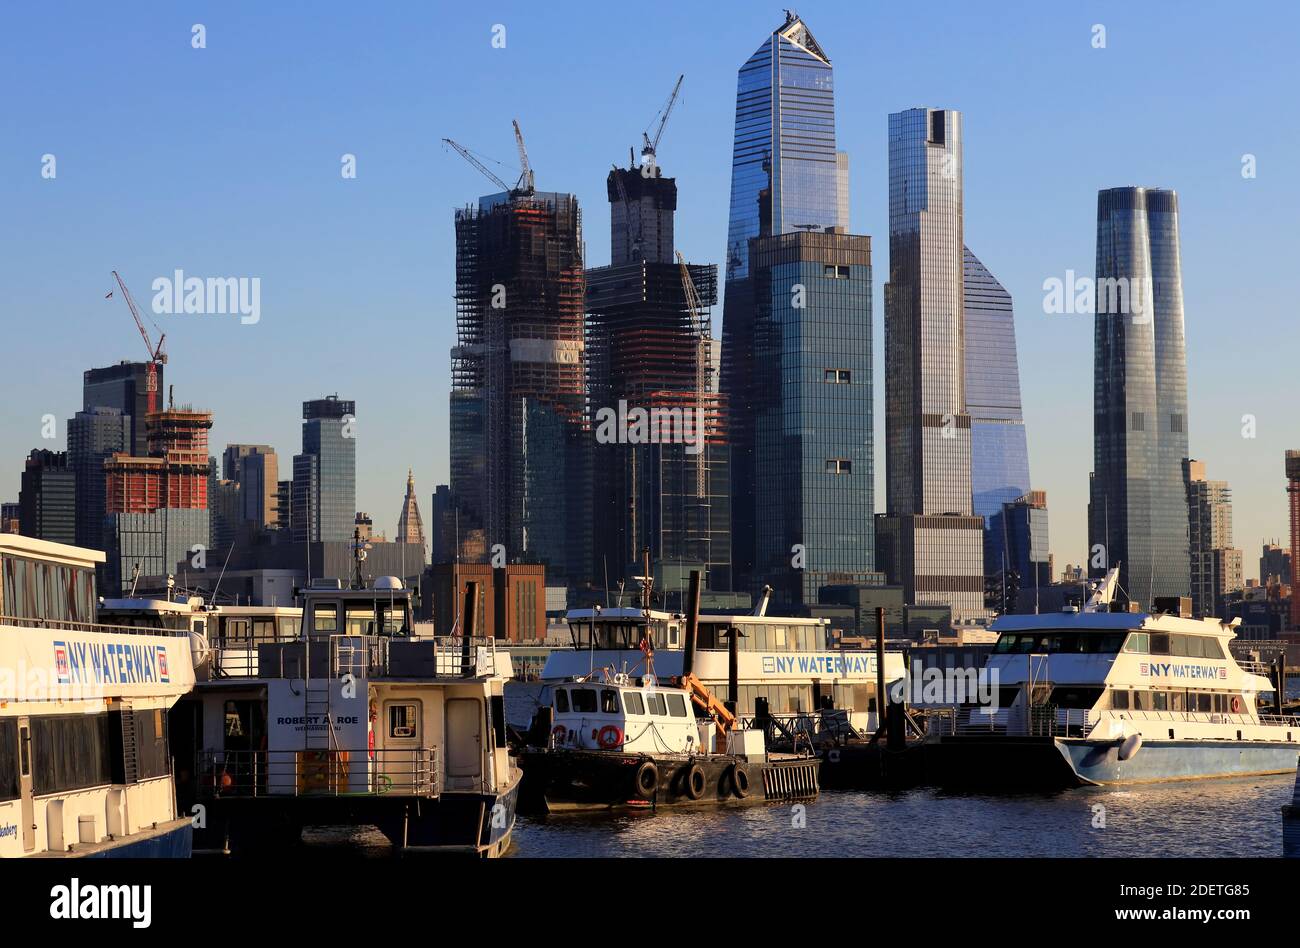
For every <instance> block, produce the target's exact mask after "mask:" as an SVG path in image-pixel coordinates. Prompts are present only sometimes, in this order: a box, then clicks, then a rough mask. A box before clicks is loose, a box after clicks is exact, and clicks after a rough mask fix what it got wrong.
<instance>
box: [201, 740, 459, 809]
mask: <svg viewBox="0 0 1300 948" xmlns="http://www.w3.org/2000/svg"><path fill="white" fill-rule="evenodd" d="M196 763H197V767H196V772H197V774H198V777H199V793H200V796H203V797H209V798H211V797H223V798H226V797H236V798H253V797H276V798H279V797H285V796H343V795H350V796H356V795H367V794H368V795H373V796H400V797H436V796H438V795H439V794H440V793H441V792H442V771H441V769H440V767H439V765H438V755H437V748H435V747H418V748H400V749H398V748H384V749H379V750H371V749H369V748H361V749H357V750H342V749H336V748H330V749H328V750H325V749H319V750H282V751H273V750H259V751H252V750H248V751H237V750H229V751H202V752H200V753H199V755H198V758H197V761H196Z"/></svg>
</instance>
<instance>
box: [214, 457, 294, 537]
mask: <svg viewBox="0 0 1300 948" xmlns="http://www.w3.org/2000/svg"><path fill="white" fill-rule="evenodd" d="M221 474H222V477H223V478H224V479H225V480H227V481H231V482H232V483H235V484H238V485H239V494H240V501H239V520H240V522H241V523H244V524H249V525H250V526H251V527H252V528H253V529H254V530H259V531H260V530H274V529H275V528H276V527H278V526H279V513H278V510H277V495H278V493H279V488H280V484H279V476H280V462H279V458H278V457H277V456H276V453H275V448H273V447H271V446H270V445H269V444H228V445H226V450H225V451H223V452H222V454H221Z"/></svg>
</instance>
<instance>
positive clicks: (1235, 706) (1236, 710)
mask: <svg viewBox="0 0 1300 948" xmlns="http://www.w3.org/2000/svg"><path fill="white" fill-rule="evenodd" d="M1232 713H1233V714H1241V696H1240V695H1233V696H1232Z"/></svg>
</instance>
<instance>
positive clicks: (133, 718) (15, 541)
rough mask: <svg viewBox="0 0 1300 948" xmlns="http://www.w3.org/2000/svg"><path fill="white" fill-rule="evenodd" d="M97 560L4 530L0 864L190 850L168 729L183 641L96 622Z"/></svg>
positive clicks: (165, 632)
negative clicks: (30, 859) (24, 859)
mask: <svg viewBox="0 0 1300 948" xmlns="http://www.w3.org/2000/svg"><path fill="white" fill-rule="evenodd" d="M103 561H104V554H103V553H101V552H98V551H95V550H86V549H82V548H80V547H74V546H66V545H64V544H60V543H50V542H46V541H43V540H35V539H31V538H28V537H23V536H17V535H13V534H2V535H0V578H2V580H3V582H2V584H0V857H11V856H18V857H21V856H74V857H128V858H141V857H177V858H185V857H188V856H189V855H190V850H191V845H192V838H193V836H192V825H191V821H190V818H189V817H188V816H184V815H181V814H180V813H179V812H178V809H177V805H176V794H175V786H174V783H173V780H172V759H171V753H170V748H169V746H168V729H167V726H166V715H167V711H168V709H169V708H171V706H172V705H173V704H174V703H175V702H176V701H177V700H178V699H179V698H180V697H181V696H182V695H184V694H186V693H187V692H189V691H190V690H191V688H193V686H194V663H193V656H192V652H191V643H190V639H189V636H188V635H187V633H186V631H185V630H184V629H167V628H161V627H140V626H124V625H114V624H111V623H104V622H101V621H100V616H99V615H98V614H97V603H96V599H95V564H96V563H102V562H103Z"/></svg>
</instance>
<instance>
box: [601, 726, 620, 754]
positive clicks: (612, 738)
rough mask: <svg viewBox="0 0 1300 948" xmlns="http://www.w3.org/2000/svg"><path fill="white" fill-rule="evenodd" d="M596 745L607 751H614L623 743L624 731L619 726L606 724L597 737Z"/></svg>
mask: <svg viewBox="0 0 1300 948" xmlns="http://www.w3.org/2000/svg"><path fill="white" fill-rule="evenodd" d="M596 743H597V744H599V745H600V746H601V747H603V748H604V749H605V750H613V749H614V748H615V747H618V746H619V745H620V744H622V743H623V729H622V728H621V727H619V726H618V725H617V724H606V725H605V726H604V727H602V728H601V729H600V733H599V734H598V735H596Z"/></svg>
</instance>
